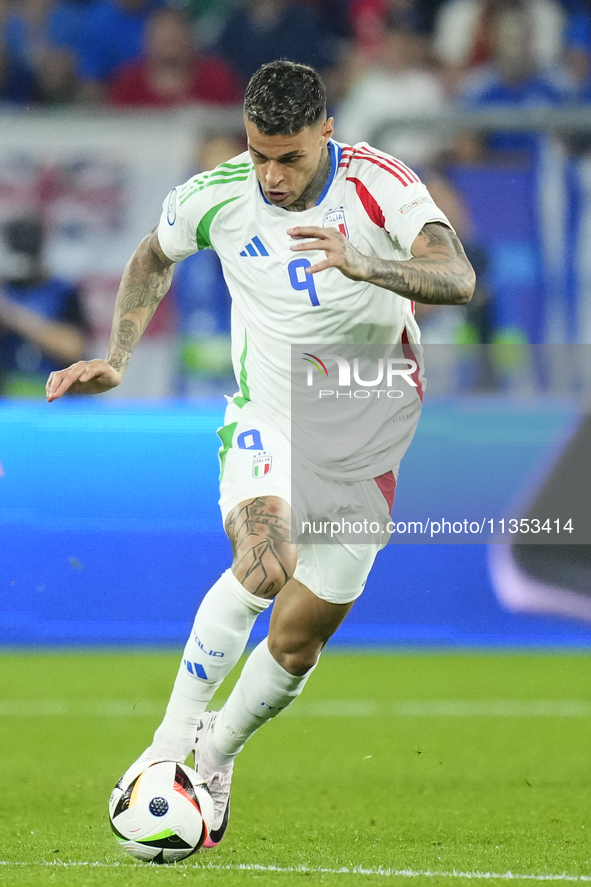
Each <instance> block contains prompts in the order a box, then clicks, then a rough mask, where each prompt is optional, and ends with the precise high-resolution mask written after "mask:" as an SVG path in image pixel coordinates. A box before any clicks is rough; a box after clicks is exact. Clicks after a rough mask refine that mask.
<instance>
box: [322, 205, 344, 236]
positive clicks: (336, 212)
mask: <svg viewBox="0 0 591 887" xmlns="http://www.w3.org/2000/svg"><path fill="white" fill-rule="evenodd" d="M322 227H323V228H338V229H339V231H340V232H341V234H343V235H344V236H345V237H346V238H347V240H348V239H349V229H348V228H347V220H346V219H345V210H344V209H343V207H342V206H339V208H338V209H331V210H330V212H327V214H326V215H325V216H324V218H323V220H322Z"/></svg>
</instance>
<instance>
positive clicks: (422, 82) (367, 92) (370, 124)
mask: <svg viewBox="0 0 591 887" xmlns="http://www.w3.org/2000/svg"><path fill="white" fill-rule="evenodd" d="M444 104H445V97H444V92H443V87H442V85H441V81H440V79H439V77H438V75H437V74H436V73H435V72H434V71H431V70H428V69H427V68H426V67H425V63H424V55H423V50H422V42H421V39H420V37H418V36H417V35H416V34H415V33H413V32H411V31H409V30H407V29H406V28H405V27H404V26H403V25H402V24H401V23H400V21H399V19H398V17H390V18H389V19H388V22H387V24H386V29H385V31H384V32H383V33H382V35H381V37H380V41H379V49H378V50H376V51H375V58H374V61H373V62H370V63H369V64H367V66H366V67H365V68H364V69H362V71H361V73H360V75H359V76H358V79H357V82H356V83H354V85H353V87H352V88H351V90H350V92H349V95H348V96H347V97H346V98H345V100H344V101H343V103H342V104H341V106H340V108H339V109H338V111H337V113H336V134H337V138H338V139H341V140H344V141H346V142H348V143H350V144H355V142H358V141H367V142H370V143H372V144H374V143H376V142H377V144H378V145H379V147H380V148H382V149H383V150H385V151H388V152H389V153H391V154H393V155H394V156H396V157H400V159H401V160H404V162H405V163H408V164H410V165H414V164H421V163H425V162H426V161H429V160H432V159H433V158H434V157H435V155H436V154H437V153H438V152H439V151H440V150H441V139H440V137H439V136H438V135H433V134H431V133H429V132H428V131H426V130H425V129H424V128H423V129H422V130H412V129H408V128H407V129H403V128H402V127H400V126H391V127H390V128H389V130H388V132H387V133H386V134H385V135H384V136H383V137H379V136H378V135H377V130H378V128H379V126H380V124H381V123H384V122H386V121H395V120H396V119H397V118H403V117H421V118H425V117H427V118H428V116H429V115H430V114H437V113H439V112H440V111H442V110H443V107H444Z"/></svg>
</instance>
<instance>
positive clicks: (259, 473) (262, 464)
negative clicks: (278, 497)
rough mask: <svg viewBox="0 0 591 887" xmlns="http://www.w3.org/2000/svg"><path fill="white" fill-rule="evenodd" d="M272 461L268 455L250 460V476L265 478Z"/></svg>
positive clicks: (264, 454) (263, 454) (262, 454)
mask: <svg viewBox="0 0 591 887" xmlns="http://www.w3.org/2000/svg"><path fill="white" fill-rule="evenodd" d="M272 461H273V459H272V457H271V456H270V455H269V453H261V455H260V456H255V457H254V459H253V460H252V476H253V477H265V475H266V474H269V472H270V471H271V463H272Z"/></svg>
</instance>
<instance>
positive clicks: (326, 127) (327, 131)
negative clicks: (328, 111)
mask: <svg viewBox="0 0 591 887" xmlns="http://www.w3.org/2000/svg"><path fill="white" fill-rule="evenodd" d="M333 133H334V117H329V118H328V119H327V120H325V121H324V123H323V124H322V139H323V141H324V144H325V145H326V144H327V143H328V140H329V139H331V138H332V135H333Z"/></svg>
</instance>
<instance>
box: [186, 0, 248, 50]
mask: <svg viewBox="0 0 591 887" xmlns="http://www.w3.org/2000/svg"><path fill="white" fill-rule="evenodd" d="M236 2H237V0H187V2H186V8H187V10H188V12H189V15H190V16H191V19H192V20H193V21H194V22H195V24H196V25H197V27H198V29H199V34H201V36H202V39H203V45H204V46H208V47H209V46H212V45H213V44H214V43H215V42H216V41H217V39H218V37H219V35H220V31H221V30H222V28H223V26H224V22H225V20H226V17H227V15H228V11H229V10H230V9H231V7H232V6H235V5H236Z"/></svg>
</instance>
